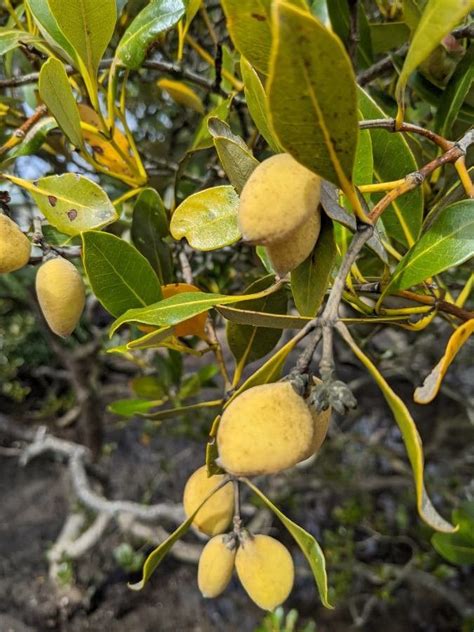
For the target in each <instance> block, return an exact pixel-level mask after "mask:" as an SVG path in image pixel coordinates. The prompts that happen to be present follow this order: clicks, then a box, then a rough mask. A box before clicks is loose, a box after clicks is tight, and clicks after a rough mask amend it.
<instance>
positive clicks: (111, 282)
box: [82, 231, 162, 316]
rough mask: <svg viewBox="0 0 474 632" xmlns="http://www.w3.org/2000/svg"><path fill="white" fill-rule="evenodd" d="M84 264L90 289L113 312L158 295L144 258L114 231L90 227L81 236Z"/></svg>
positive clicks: (141, 304) (153, 299)
mask: <svg viewBox="0 0 474 632" xmlns="http://www.w3.org/2000/svg"><path fill="white" fill-rule="evenodd" d="M82 242H83V252H82V257H83V261H84V268H85V270H86V272H87V276H88V278H89V283H90V285H91V288H92V291H93V292H94V294H95V295H96V297H97V298H98V299H99V301H100V302H101V303H102V305H103V306H104V307H105V309H106V310H107V311H109V312H110V313H111V314H112V315H113V316H120V315H121V314H123V313H124V312H125V311H126V310H129V309H132V308H135V307H145V306H146V305H150V304H151V303H155V302H156V301H158V300H160V298H161V296H162V295H161V287H160V283H159V281H158V277H157V276H156V274H155V272H154V270H153V268H152V267H151V265H150V264H149V263H148V261H147V259H145V257H144V256H143V255H142V254H140V253H139V252H138V250H136V248H134V247H133V246H132V245H131V244H129V243H127V242H126V241H124V240H123V239H120V238H119V237H115V235H110V234H109V233H101V232H98V231H90V232H88V233H84V235H83V236H82Z"/></svg>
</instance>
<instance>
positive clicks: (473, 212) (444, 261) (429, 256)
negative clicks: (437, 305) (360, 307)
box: [384, 200, 474, 294]
mask: <svg viewBox="0 0 474 632" xmlns="http://www.w3.org/2000/svg"><path fill="white" fill-rule="evenodd" d="M473 256H474V200H462V201H460V202H456V203H455V204H452V205H451V206H447V207H445V208H444V209H443V210H442V211H441V212H440V213H439V215H438V216H437V217H436V219H435V220H433V222H432V224H431V225H430V227H429V228H428V230H427V231H426V232H425V233H423V235H422V236H421V237H420V239H419V240H418V241H417V242H416V244H415V245H414V246H413V247H412V248H411V249H410V250H409V251H408V252H407V254H406V255H405V256H404V257H403V259H402V260H401V261H400V262H399V263H398V265H397V267H396V268H395V271H394V273H393V275H392V278H391V280H390V283H389V284H388V286H387V287H386V289H385V291H384V294H390V293H393V292H396V291H397V290H404V289H406V288H408V287H411V286H412V285H416V284H418V283H421V282H422V281H425V280H426V279H428V278H429V277H432V276H433V275H435V274H439V273H440V272H443V271H444V270H447V269H448V268H450V267H452V266H457V265H459V264H461V263H463V262H464V261H467V260H468V259H470V258H471V257H473Z"/></svg>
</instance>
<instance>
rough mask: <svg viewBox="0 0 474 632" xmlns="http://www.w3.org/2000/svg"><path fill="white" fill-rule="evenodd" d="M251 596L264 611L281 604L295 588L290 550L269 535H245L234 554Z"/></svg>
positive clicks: (239, 571) (242, 579)
mask: <svg viewBox="0 0 474 632" xmlns="http://www.w3.org/2000/svg"><path fill="white" fill-rule="evenodd" d="M235 568H236V570H237V575H238V577H239V579H240V581H241V583H242V586H243V587H244V589H245V591H246V592H247V594H248V596H249V597H250V599H252V601H254V602H255V603H256V604H257V606H259V607H260V608H263V609H264V610H274V609H275V608H276V607H277V606H279V605H281V604H282V603H283V602H284V601H285V599H286V598H287V597H288V595H289V594H290V592H291V589H292V588H293V582H294V579H295V569H294V565H293V560H292V559H291V555H290V553H289V551H288V549H287V548H286V547H285V546H283V544H281V542H278V540H275V539H274V538H271V537H270V536H268V535H256V536H253V537H252V536H251V535H250V534H246V535H244V537H243V539H242V542H241V545H240V546H239V548H238V550H237V554H236V556H235Z"/></svg>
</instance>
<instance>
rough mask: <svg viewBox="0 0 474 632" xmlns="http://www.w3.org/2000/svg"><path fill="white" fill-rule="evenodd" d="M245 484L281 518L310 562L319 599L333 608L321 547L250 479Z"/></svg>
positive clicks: (245, 480) (326, 605) (324, 604)
mask: <svg viewBox="0 0 474 632" xmlns="http://www.w3.org/2000/svg"><path fill="white" fill-rule="evenodd" d="M244 483H245V484H246V485H247V486H248V487H250V489H251V490H252V491H253V493H254V494H256V495H257V496H258V497H259V498H260V500H261V501H263V503H264V504H265V505H266V506H267V507H268V508H269V509H270V510H271V511H272V512H273V513H274V514H275V515H276V516H277V518H279V519H280V520H281V522H282V524H283V526H284V527H285V528H286V529H287V530H288V532H289V533H290V534H291V536H292V537H293V539H294V540H295V542H296V544H297V545H298V546H299V547H300V549H301V551H302V553H303V555H304V556H305V558H306V559H307V560H308V562H309V566H310V568H311V571H312V573H313V577H314V579H315V581H316V586H317V587H318V591H319V597H320V599H321V602H322V604H323V606H324V607H325V608H331V609H332V608H333V606H331V604H330V603H329V596H328V578H327V574H326V560H325V559H324V553H323V551H322V549H321V547H320V546H319V544H318V542H317V541H316V539H315V538H314V537H313V536H312V535H311V533H308V532H307V531H305V530H304V529H303V527H300V526H299V525H298V524H296V522H293V520H290V519H289V518H288V517H287V516H285V514H284V513H282V512H281V511H280V510H279V509H278V507H276V505H274V504H273V503H272V502H271V500H270V499H268V498H267V497H266V496H265V494H264V493H263V492H261V491H260V490H259V489H258V487H256V486H255V485H254V484H253V483H251V482H250V481H249V480H248V479H244Z"/></svg>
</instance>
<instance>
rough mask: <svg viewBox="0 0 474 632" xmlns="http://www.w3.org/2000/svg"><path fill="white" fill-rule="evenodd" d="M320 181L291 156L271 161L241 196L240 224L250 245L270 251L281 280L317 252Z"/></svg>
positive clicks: (252, 177)
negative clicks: (281, 277) (313, 251)
mask: <svg viewBox="0 0 474 632" xmlns="http://www.w3.org/2000/svg"><path fill="white" fill-rule="evenodd" d="M320 187H321V179H320V178H319V177H318V176H317V175H315V174H314V173H312V172H311V171H309V170H308V169H306V168H305V167H303V166H302V165H300V164H299V163H298V162H297V161H296V160H295V159H294V158H293V157H292V156H290V155H289V154H277V155H276V156H272V157H271V158H267V160H264V161H263V162H262V163H260V164H259V165H258V167H257V168H256V169H255V170H254V171H253V172H252V174H251V175H250V177H249V179H248V180H247V182H246V183H245V186H244V188H243V190H242V193H241V195H240V204H239V225H240V230H241V232H242V235H243V237H244V239H245V240H246V241H249V242H251V243H253V244H259V245H263V246H266V247H267V252H268V255H269V258H270V260H271V263H272V265H273V268H274V269H275V271H276V272H277V273H278V274H279V275H280V276H284V275H285V274H286V273H287V272H290V271H291V270H294V269H295V268H296V267H297V266H298V265H299V264H300V263H302V262H303V261H304V260H305V259H306V258H307V257H308V256H309V255H310V254H311V251H312V250H313V248H314V245H315V243H316V241H317V239H318V236H319V232H320V229H321V214H320V211H319V209H318V204H319V198H320Z"/></svg>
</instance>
